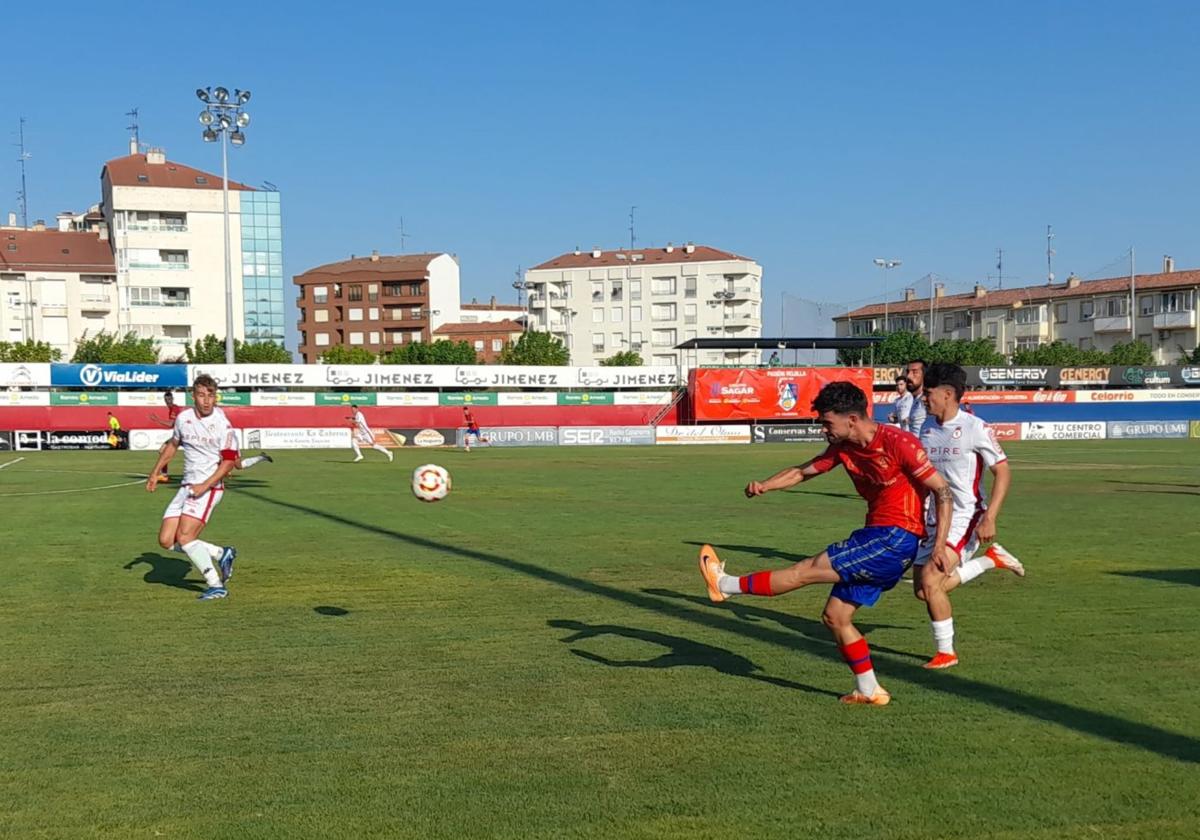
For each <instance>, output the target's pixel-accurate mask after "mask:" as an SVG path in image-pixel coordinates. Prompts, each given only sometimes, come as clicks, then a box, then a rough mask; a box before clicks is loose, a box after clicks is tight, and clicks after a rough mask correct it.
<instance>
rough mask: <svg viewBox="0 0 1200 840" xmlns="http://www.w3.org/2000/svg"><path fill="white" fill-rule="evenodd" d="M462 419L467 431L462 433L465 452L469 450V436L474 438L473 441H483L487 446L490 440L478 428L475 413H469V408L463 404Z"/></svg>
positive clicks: (477, 442)
mask: <svg viewBox="0 0 1200 840" xmlns="http://www.w3.org/2000/svg"><path fill="white" fill-rule="evenodd" d="M463 421H464V422H465V423H466V424H467V431H466V432H464V433H463V449H464V450H466V451H467V452H470V451H471V438H475V443H476V444H480V443H485V444H487V445H488V446H491V445H492V442H491V441H490V440H488V439H487V436H486V435H485V434H483V432H481V431H480V430H479V424H478V423H477V422H476V421H475V415H474V414H472V413H471V409H469V408H467V407H466V406H465V405H464V406H463Z"/></svg>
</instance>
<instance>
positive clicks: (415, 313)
mask: <svg viewBox="0 0 1200 840" xmlns="http://www.w3.org/2000/svg"><path fill="white" fill-rule="evenodd" d="M408 317H409V318H412V319H413V320H414V321H419V320H421V307H419V306H411V307H409V309H408Z"/></svg>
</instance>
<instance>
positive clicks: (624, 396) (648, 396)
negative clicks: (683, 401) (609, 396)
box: [613, 391, 671, 405]
mask: <svg viewBox="0 0 1200 840" xmlns="http://www.w3.org/2000/svg"><path fill="white" fill-rule="evenodd" d="M670 401H671V392H670V391H618V392H617V393H615V394H613V405H666V404H667V403H669V402H670Z"/></svg>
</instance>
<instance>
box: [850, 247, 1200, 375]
mask: <svg viewBox="0 0 1200 840" xmlns="http://www.w3.org/2000/svg"><path fill="white" fill-rule="evenodd" d="M1198 294H1200V270H1189V271H1175V266H1174V262H1173V261H1172V260H1171V258H1170V257H1166V258H1164V260H1163V271H1162V272H1160V273H1158V274H1138V275H1136V276H1135V277H1132V278H1131V277H1129V276H1125V277H1114V278H1109V279H1105V280H1080V279H1079V278H1077V277H1074V276H1072V277H1069V278H1067V281H1066V282H1065V283H1054V284H1046V285H1039V286H1025V287H1021V288H1016V289H988V288H985V287H984V286H976V287H975V289H974V291H973V292H971V293H970V294H960V295H946V294H944V292H943V290H942V289H941V288H938V287H935V289H934V295H933V298H932V299H931V298H929V297H925V298H918V297H917V296H916V293H915V291H914V290H912V289H906V290H905V294H904V300H902V301H896V302H889V303H888V304H887V307H886V309H887V314H886V323H885V317H884V309H885V307H884V305H883V304H872V305H870V306H864V307H861V308H859V309H856V310H854V311H853V312H849V313H847V314H845V315H841V316H838V317H836V318H834V319H833V321H834V324H835V326H836V330H837V335H838V336H839V337H842V336H863V335H870V334H872V333H874V332H876V331H880V330H886V331H888V332H893V331H898V330H912V331H916V332H920V333H922V334H924V335H928V336H931V338H932V340H933V341H937V340H939V339H943V338H946V339H977V338H988V339H991V340H992V341H993V342H994V343H995V346H996V349H997V350H999V351H1000V352H1001V353H1005V354H1011V353H1012V352H1013V351H1014V350H1018V349H1023V348H1033V347H1037V346H1038V345H1041V344H1049V343H1050V342H1053V341H1064V342H1066V343H1068V344H1071V345H1074V346H1076V347H1079V348H1081V349H1085V350H1087V349H1097V350H1109V349H1111V348H1112V346H1113V345H1114V344H1117V343H1118V342H1128V341H1133V340H1135V339H1136V340H1140V341H1144V342H1145V343H1146V344H1147V345H1149V346H1150V348H1151V349H1152V350H1153V352H1154V357H1155V360H1156V362H1157V363H1159V364H1167V363H1170V362H1172V361H1174V360H1175V359H1177V358H1178V357H1179V355H1180V353H1181V352H1190V351H1191V350H1192V349H1193V348H1194V347H1196V346H1197V344H1200V330H1198V328H1197V318H1196V302H1197V296H1198ZM931 327H932V329H931Z"/></svg>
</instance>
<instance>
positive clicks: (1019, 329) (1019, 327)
mask: <svg viewBox="0 0 1200 840" xmlns="http://www.w3.org/2000/svg"><path fill="white" fill-rule="evenodd" d="M1013 336H1014V337H1016V338H1045V339H1049V338H1050V325H1049V324H1048V323H1046V322H1045V321H1034V322H1033V323H1031V324H1014V325H1013Z"/></svg>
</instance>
